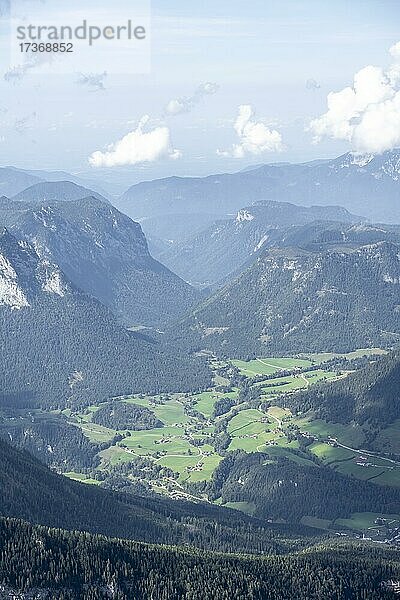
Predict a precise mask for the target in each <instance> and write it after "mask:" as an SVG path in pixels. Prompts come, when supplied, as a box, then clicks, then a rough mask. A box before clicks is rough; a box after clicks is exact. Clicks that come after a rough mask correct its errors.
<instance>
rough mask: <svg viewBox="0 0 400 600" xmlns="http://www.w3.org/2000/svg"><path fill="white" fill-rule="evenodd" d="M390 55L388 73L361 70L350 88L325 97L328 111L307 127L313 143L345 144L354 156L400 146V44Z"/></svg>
mask: <svg viewBox="0 0 400 600" xmlns="http://www.w3.org/2000/svg"><path fill="white" fill-rule="evenodd" d="M389 52H390V55H391V56H392V64H391V65H390V67H389V68H388V69H387V70H384V69H382V68H380V67H374V66H371V65H369V66H367V67H364V68H363V69H361V70H360V71H358V73H356V74H355V76H354V82H353V86H352V87H346V88H344V89H343V90H341V91H340V92H330V93H329V94H328V98H327V103H328V111H327V112H326V113H325V114H323V115H322V116H321V117H319V118H317V119H314V120H313V121H311V123H310V130H311V131H312V133H313V134H314V142H319V141H320V140H321V139H323V138H325V137H328V138H334V139H339V140H346V141H348V142H349V143H350V144H351V149H352V150H353V151H355V152H373V153H381V152H384V151H385V150H391V149H392V148H395V147H396V146H398V145H400V42H398V43H397V44H395V45H394V46H392V47H391V48H390V50H389Z"/></svg>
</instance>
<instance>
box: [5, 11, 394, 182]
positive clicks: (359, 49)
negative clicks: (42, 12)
mask: <svg viewBox="0 0 400 600" xmlns="http://www.w3.org/2000/svg"><path fill="white" fill-rule="evenodd" d="M81 5H84V2H81ZM88 6H89V4H88ZM151 20H152V30H151V45H152V52H151V54H152V56H151V63H152V64H151V69H150V72H149V73H145V74H126V75H124V74H118V75H114V74H113V73H110V72H109V73H108V75H107V76H106V77H105V78H104V81H103V84H102V85H104V88H105V89H98V88H97V87H96V85H95V84H94V85H91V84H90V82H89V83H86V84H85V83H82V82H81V84H78V83H77V80H78V75H77V74H76V73H70V74H68V73H64V74H59V75H50V76H49V75H47V76H46V75H44V74H43V73H41V72H40V69H39V70H38V71H37V72H35V70H33V69H32V70H31V71H30V72H28V73H27V74H26V75H25V76H24V77H22V78H21V79H20V80H18V81H16V82H13V83H12V82H10V81H6V80H4V79H3V77H2V78H1V80H0V140H1V141H0V164H2V165H4V164H13V165H16V166H19V167H26V168H47V169H65V170H71V171H74V172H83V171H88V172H93V174H95V175H97V174H98V173H100V172H102V173H104V171H103V169H102V168H101V166H102V165H101V166H100V168H99V167H97V168H96V167H93V166H90V165H89V162H88V159H89V157H90V156H91V155H92V154H93V153H94V152H96V151H97V152H100V153H101V154H102V155H103V153H104V152H105V148H106V147H107V146H108V145H110V144H113V143H114V144H115V143H116V142H118V141H119V140H121V139H123V138H124V136H126V135H127V134H129V133H130V132H132V131H136V134H134V136H133V138H132V139H131V140H130V142H129V140H127V143H128V142H129V143H130V144H131V145H132V144H134V143H136V140H138V137H139V134H138V133H137V130H136V128H137V123H138V122H139V120H140V119H141V118H142V117H143V116H144V115H148V116H149V121H148V123H147V124H146V125H145V126H144V130H148V131H151V130H154V129H156V130H157V131H158V132H159V134H160V135H159V137H157V136H156V135H154V140H153V141H154V142H155V143H157V140H159V141H160V143H161V144H164V146H165V148H164V150H165V151H163V152H161V153H160V155H159V156H158V155H157V153H156V157H155V158H154V159H153V157H152V158H151V160H147V161H144V162H135V164H127V165H124V166H112V167H108V170H107V171H106V172H110V171H112V173H113V175H112V176H113V177H114V176H118V172H119V171H120V172H121V173H123V174H124V176H126V175H127V174H128V176H129V177H131V178H132V181H138V180H141V179H149V178H155V177H160V176H168V175H171V174H178V175H200V174H207V173H212V172H221V171H233V170H239V169H241V168H244V167H245V166H246V165H249V164H254V163H262V162H276V161H302V160H309V159H313V158H317V157H328V156H335V155H338V154H340V153H342V152H345V151H347V150H348V149H350V147H349V143H348V141H346V140H340V139H339V140H338V139H332V137H329V136H327V138H326V139H322V140H321V141H320V142H319V143H318V144H313V143H312V138H313V136H312V134H311V133H310V131H306V129H307V127H308V125H309V122H310V120H311V119H315V118H316V117H319V116H320V115H322V114H323V113H325V112H326V110H327V94H328V93H329V92H331V91H338V90H341V89H342V88H344V87H345V86H347V85H351V84H352V81H353V77H354V74H355V73H356V72H357V71H359V70H360V69H361V68H363V67H365V66H366V65H378V66H381V67H383V68H386V67H387V66H388V64H389V62H390V57H389V56H388V49H389V48H390V47H391V46H393V45H394V44H395V43H396V42H398V41H399V40H400V26H399V25H400V10H399V3H398V1H397V0H362V1H361V0H351V1H349V0H348V1H344V0H335V2H324V1H321V0H319V1H314V0H299V1H297V0H286V1H285V0H280V1H275V0H264V1H259V0H253V1H252V2H251V3H245V2H243V1H235V0H230V1H229V2H228V1H225V0H222V1H219V2H215V1H214V2H211V1H208V0H203V1H202V2H194V1H189V2H183V1H182V0H180V1H179V2H177V1H173V0H172V1H169V2H168V3H167V2H165V1H162V0H158V1H157V0H153V2H152V6H151ZM102 70H103V69H102V65H101V64H99V65H98V72H99V73H101V72H102ZM307 80H313V81H314V82H315V84H314V87H313V84H309V85H308V87H307V86H306V82H307ZM206 82H211V83H214V84H216V85H217V86H218V91H216V92H215V93H212V94H211V93H210V94H204V95H200V97H196V99H195V101H194V102H190V99H191V98H193V97H194V96H195V94H196V89H198V87H199V85H201V84H204V83H206ZM310 87H311V89H310ZM182 98H183V99H186V100H188V99H189V104H188V110H187V111H186V112H182V113H181V114H177V115H175V116H171V115H166V114H165V107H166V105H167V104H168V102H170V101H171V100H174V99H176V100H179V99H182ZM240 105H249V106H251V107H252V109H253V111H254V115H253V117H252V121H251V123H256V124H257V123H258V122H262V123H263V124H264V126H265V128H267V129H268V130H269V131H277V132H279V135H280V136H281V138H282V144H281V147H279V144H275V145H273V149H271V150H268V149H267V150H265V151H262V152H260V153H253V150H254V147H252V146H251V145H250V146H249V145H248V144H247V146H246V144H242V141H243V140H240V139H239V140H238V134H237V131H235V130H234V127H233V125H234V123H235V119H236V118H237V116H238V110H239V106H240ZM166 128H167V129H168V139H167V138H166V137H165V135H166ZM262 133H263V132H262ZM163 136H164V137H163ZM167 146H168V148H167ZM238 146H240V149H239V151H238V152H236V155H237V156H233V155H234V154H235V151H234V148H235V147H238ZM218 149H222V150H223V151H222V152H220V153H219V155H217V150H218ZM175 150H178V151H179V152H178V153H176V154H174V151H175ZM103 162H104V161H103Z"/></svg>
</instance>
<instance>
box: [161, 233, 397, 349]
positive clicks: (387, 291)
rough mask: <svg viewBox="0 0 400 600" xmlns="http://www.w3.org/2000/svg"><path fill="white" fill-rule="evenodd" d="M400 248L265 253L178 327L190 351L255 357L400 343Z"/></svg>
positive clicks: (382, 246)
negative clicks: (279, 353)
mask: <svg viewBox="0 0 400 600" xmlns="http://www.w3.org/2000/svg"><path fill="white" fill-rule="evenodd" d="M399 297H400V245H399V244H396V243H392V242H387V241H382V242H378V243H372V244H367V245H360V246H357V247H355V248H354V247H351V246H348V247H341V246H340V244H339V245H337V246H333V247H332V248H328V249H322V251H321V249H320V248H318V247H317V248H311V249H301V248H295V247H294V248H293V247H288V248H275V249H270V250H266V251H264V252H263V253H262V254H261V255H260V256H259V257H258V258H257V260H256V261H255V262H254V263H252V264H251V266H249V267H248V268H247V269H246V270H245V271H244V272H243V273H242V274H241V275H240V276H239V277H237V278H236V279H234V280H233V281H232V282H229V283H228V284H227V285H226V286H224V287H223V288H222V289H220V290H218V291H217V292H216V293H215V294H214V295H212V296H211V297H209V298H208V299H207V300H206V301H204V302H203V303H202V304H200V305H199V306H198V307H197V308H196V309H195V310H194V311H193V313H192V314H191V315H190V316H188V317H186V318H184V319H183V320H182V321H181V322H180V323H179V324H178V326H176V327H174V330H173V332H172V335H174V336H175V338H176V340H177V342H179V343H184V344H186V346H187V347H188V348H191V349H192V350H193V349H196V350H200V349H208V350H213V351H215V352H216V353H217V354H219V355H223V356H236V357H252V356H263V355H264V356H265V355H268V353H271V352H272V353H276V352H284V353H299V352H318V351H335V352H340V351H342V352H346V351H349V350H351V349H354V348H365V347H371V346H372V347H373V346H383V347H385V346H390V345H392V344H394V343H397V342H398V341H399V339H400V304H399Z"/></svg>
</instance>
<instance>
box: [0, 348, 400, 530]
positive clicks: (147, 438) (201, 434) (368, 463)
mask: <svg viewBox="0 0 400 600" xmlns="http://www.w3.org/2000/svg"><path fill="white" fill-rule="evenodd" d="M382 354H384V351H382V350H379V349H369V350H359V351H355V352H351V353H348V354H334V353H320V354H304V355H298V356H296V357H276V356H274V357H260V358H257V359H253V360H249V361H244V360H238V359H233V360H220V359H218V360H217V359H216V358H215V357H213V356H211V355H210V356H209V357H208V363H209V365H210V367H211V369H212V372H213V386H212V387H211V388H209V389H208V390H207V391H204V392H201V393H190V392H184V393H167V394H158V395H145V394H134V395H125V396H120V397H117V398H114V400H113V401H112V403H111V404H110V403H109V404H110V407H111V409H112V410H111V411H110V415H111V416H114V420H115V415H116V410H115V409H116V408H118V407H120V406H121V407H122V408H123V407H125V408H126V409H127V410H129V408H134V409H135V410H136V409H137V407H139V408H140V407H142V408H143V409H144V410H145V411H146V415H150V414H151V418H152V419H154V424H153V425H152V426H151V425H149V426H148V428H146V424H144V425H143V426H140V427H141V428H140V430H137V428H136V429H130V428H129V427H128V426H126V423H125V421H123V420H122V421H121V422H118V423H117V425H115V426H114V427H110V426H107V425H105V424H101V422H99V421H101V419H100V417H99V416H98V415H100V412H99V411H100V409H102V412H104V408H105V407H106V406H107V403H100V404H92V405H90V406H88V407H87V408H84V409H82V410H77V409H70V408H65V409H53V410H50V411H45V410H43V409H30V410H28V411H26V410H18V411H14V412H13V414H12V416H10V415H8V416H7V415H6V413H5V412H4V413H3V415H2V419H1V425H0V432H1V435H2V437H4V438H5V439H7V437H9V438H10V439H12V437H13V434H12V431H13V429H15V427H17V428H21V427H22V428H24V431H25V434H24V435H25V436H28V437H29V435H30V432H29V425H32V424H33V423H35V424H37V423H38V422H41V423H42V424H44V425H46V423H50V422H52V421H56V422H58V423H62V424H65V426H68V427H71V426H72V427H73V428H76V429H77V430H80V431H81V433H82V434H83V438H85V439H86V440H87V442H86V443H88V445H89V446H90V447H91V448H92V449H93V450H92V454H91V458H88V460H87V461H83V462H82V464H81V467H80V468H76V467H75V469H72V470H71V469H70V468H68V467H67V468H63V466H62V462H60V461H58V462H57V464H56V465H55V464H53V467H54V466H56V469H57V470H58V471H60V472H63V473H64V475H66V476H67V477H69V478H71V479H73V480H76V481H80V482H82V483H86V484H90V485H96V486H102V487H111V488H113V489H116V490H125V491H134V492H140V493H144V494H145V495H150V496H151V495H153V494H154V493H156V494H162V495H164V496H167V497H169V498H172V499H174V500H189V501H195V502H199V501H202V502H204V501H206V502H214V503H217V504H219V505H222V506H226V507H229V508H235V509H237V510H240V511H243V512H245V513H247V514H249V515H253V514H255V513H256V512H257V511H256V506H255V505H254V503H252V502H251V501H246V500H233V501H232V500H226V499H225V500H224V498H223V495H222V496H221V495H219V496H217V497H213V494H210V486H212V485H213V480H214V479H215V477H216V472H217V468H218V466H219V465H221V463H223V461H224V459H225V458H226V457H227V456H228V455H229V454H231V453H233V452H235V451H236V453H237V452H239V453H241V452H244V453H248V454H250V455H251V456H252V455H253V453H256V454H262V455H263V456H264V464H270V465H274V466H275V465H279V464H280V461H282V460H283V461H284V464H285V465H286V464H292V465H293V467H304V468H306V470H309V469H313V470H324V471H325V470H327V469H328V470H332V471H333V472H334V474H335V476H336V475H338V476H344V477H350V478H351V479H352V480H355V481H360V482H367V483H372V484H375V485H376V486H390V488H396V489H399V490H400V461H399V460H398V459H397V457H394V454H395V453H396V451H397V447H396V439H397V435H396V434H397V433H398V432H400V421H398V422H395V423H393V424H391V425H390V426H389V427H387V428H385V429H384V430H382V431H381V432H380V434H379V436H378V439H377V442H376V443H377V446H378V447H380V451H377V450H373V451H372V450H370V449H365V444H366V439H367V436H368V428H367V427H362V426H360V425H356V424H354V423H352V424H342V423H334V422H328V421H325V420H322V419H319V418H316V417H315V416H313V414H312V413H307V414H302V413H301V412H293V411H292V410H290V409H289V408H287V407H286V406H285V400H286V399H287V398H288V397H289V396H291V395H292V394H293V393H294V392H296V391H301V390H303V391H304V390H307V389H309V388H310V387H312V386H314V385H316V384H318V383H319V384H322V385H324V384H326V383H328V382H332V381H337V380H339V379H342V378H345V377H347V376H348V374H349V373H350V372H351V371H352V370H353V369H355V368H356V367H357V361H364V362H365V361H366V364H368V361H370V360H376V358H378V357H379V355H382ZM147 418H148V416H147ZM117 421H118V419H117ZM136 424H137V423H136ZM124 425H125V426H124ZM142 427H143V428H142ZM390 440H393V444H391V443H390ZM68 443H69V442H68V441H66V442H65V444H66V445H68ZM69 451H70V452H75V453H76V451H75V449H74V448H71V449H70V450H69ZM69 451H68V448H67V449H66V454H67V455H68V452H69ZM46 453H47V457H48V460H47V462H49V463H50V464H51V460H52V454H53V455H54V449H53V448H52V446H51V444H48V446H47V449H46ZM64 462H65V461H64ZM77 464H78V463H77ZM282 477H283V476H282ZM373 506H374V508H375V510H374V511H370V513H371V514H374V515H375V517H374V519H373V522H372V523H371V522H370V521H371V519H369V520H368V514H369V513H368V512H365V513H364V512H362V513H359V512H358V513H356V512H355V513H351V514H345V515H341V514H338V516H337V517H336V518H332V519H329V518H328V519H326V518H322V517H316V516H312V515H307V514H304V515H303V516H302V517H301V519H300V520H301V523H303V524H305V525H311V526H312V527H316V528H318V529H327V530H332V529H333V530H338V531H342V530H344V531H348V532H349V530H352V531H353V534H352V535H357V534H356V533H355V532H357V531H360V530H361V531H363V533H365V531H367V530H369V529H371V528H372V529H371V531H372V533H373V534H377V532H379V535H380V536H382V535H383V534H382V527H381V528H379V527H377V526H376V525H374V522H375V521H376V520H377V519H389V518H390V520H391V521H390V522H394V523H396V522H397V518H399V519H400V517H399V516H398V515H393V514H392V515H390V517H389V516H388V515H387V513H386V512H384V510H379V502H378V504H377V503H376V502H375V504H373ZM271 519H272V520H275V518H274V516H273V515H272V516H271ZM271 519H269V520H271ZM280 520H281V519H277V521H278V522H279V521H280ZM382 523H385V521H382ZM399 524H400V523H399ZM384 529H385V528H384Z"/></svg>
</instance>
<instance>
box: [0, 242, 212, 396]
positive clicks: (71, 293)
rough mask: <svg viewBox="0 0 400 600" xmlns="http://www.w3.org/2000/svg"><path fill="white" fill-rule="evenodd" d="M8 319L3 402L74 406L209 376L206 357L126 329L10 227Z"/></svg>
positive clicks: (4, 309) (0, 306) (5, 282)
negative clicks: (190, 356)
mask: <svg viewBox="0 0 400 600" xmlns="http://www.w3.org/2000/svg"><path fill="white" fill-rule="evenodd" d="M0 320H1V328H0V338H1V347H2V368H1V375H0V381H1V383H0V389H1V395H0V403H1V404H2V405H3V406H4V405H17V406H18V405H24V406H37V405H41V406H67V405H70V406H71V405H74V404H79V403H81V404H82V403H89V402H90V401H92V400H93V399H94V398H97V399H101V398H103V399H106V398H109V397H110V396H113V395H121V394H124V393H132V392H133V391H135V390H136V391H153V392H155V393H157V392H161V391H168V390H169V391H172V390H176V391H177V390H182V389H184V388H185V387H186V389H192V388H193V386H195V387H196V386H197V387H198V388H201V387H202V386H204V385H207V383H208V381H209V375H208V372H207V368H206V366H205V365H204V364H203V363H202V362H201V361H200V360H199V359H195V360H193V359H187V358H185V357H184V356H182V355H179V353H174V351H172V350H171V348H161V347H160V346H159V344H157V343H156V342H155V341H154V340H150V339H147V338H146V337H144V336H142V335H140V334H137V333H133V332H130V331H128V330H126V329H125V328H123V327H122V326H121V325H119V323H118V322H117V319H116V317H115V316H114V315H113V314H112V313H111V312H110V311H109V309H107V308H106V307H105V306H103V305H102V304H100V302H98V301H97V300H95V299H94V298H93V297H92V296H90V295H88V294H86V293H84V292H82V291H81V290H80V289H79V288H77V287H76V286H75V285H74V284H73V283H72V282H70V281H69V280H68V278H67V277H66V276H65V274H64V273H63V271H62V270H61V269H60V268H59V266H58V265H56V264H54V263H52V262H50V261H49V260H48V259H46V258H40V257H39V256H38V254H37V253H36V252H35V250H34V248H33V247H32V246H31V245H29V244H28V243H27V242H26V241H17V239H16V238H15V237H13V236H12V235H11V234H10V233H9V232H8V231H7V230H3V231H2V233H1V235H0ZM21 348H24V351H23V352H21ZM178 365H179V368H178ZM183 365H184V366H183ZM179 373H181V375H180V374H179Z"/></svg>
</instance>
